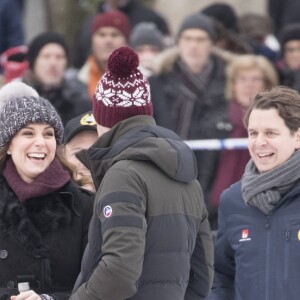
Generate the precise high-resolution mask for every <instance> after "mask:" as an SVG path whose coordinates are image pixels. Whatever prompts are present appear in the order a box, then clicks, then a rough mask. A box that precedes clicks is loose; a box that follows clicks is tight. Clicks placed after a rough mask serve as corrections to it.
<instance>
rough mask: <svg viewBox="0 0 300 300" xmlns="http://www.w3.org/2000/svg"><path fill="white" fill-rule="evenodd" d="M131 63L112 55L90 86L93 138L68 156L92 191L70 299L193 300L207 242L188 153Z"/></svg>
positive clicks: (201, 289)
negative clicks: (87, 173)
mask: <svg viewBox="0 0 300 300" xmlns="http://www.w3.org/2000/svg"><path fill="white" fill-rule="evenodd" d="M138 65H139V61H138V55H137V53H135V52H134V51H133V50H132V49H131V48H129V47H121V48H118V49H116V50H115V51H114V52H113V53H112V54H111V56H110V58H109V61H108V70H107V72H106V73H105V74H104V75H103V76H102V78H101V79H100V81H99V84H98V86H97V89H96V92H95V96H94V100H93V114H94V118H95V120H96V122H97V129H98V135H99V136H100V138H99V139H98V141H96V142H95V143H94V144H93V145H92V146H91V148H89V149H88V150H82V151H81V152H79V153H78V154H77V157H78V158H79V159H80V160H81V161H82V162H83V163H84V164H85V165H86V166H87V167H88V168H89V169H90V170H91V174H92V177H93V180H94V184H95V187H96V189H97V193H96V198H95V206H94V215H93V217H92V220H91V223H90V229H89V241H88V246H87V248H86V251H85V253H84V257H83V261H82V267H81V273H80V275H79V277H78V278H77V282H76V284H75V287H74V289H73V295H72V296H71V298H70V299H71V300H79V299H80V300H88V299H89V300H92V299H93V300H96V299H99V300H100V299H106V300H108V299H114V300H121V299H122V300H123V299H143V300H150V299H164V300H171V299H172V300H182V299H195V297H198V298H199V299H203V298H205V297H206V295H207V294H208V292H209V289H210V286H211V283H212V275H213V273H212V271H213V242H212V236H211V232H210V228H209V223H208V219H207V210H206V207H205V203H204V199H203V195H202V190H201V187H200V185H199V183H198V181H197V179H196V178H197V167H196V161H195V157H194V155H193V152H192V151H191V149H190V148H189V147H188V146H187V145H186V144H185V143H184V142H183V141H182V140H181V139H180V138H179V137H178V136H177V135H176V134H175V133H174V132H172V131H170V130H168V129H165V128H162V127H159V126H157V125H156V123H155V120H154V119H153V117H152V110H153V108H152V102H151V99H150V92H149V84H148V81H147V79H146V78H145V77H144V76H143V75H142V73H141V72H140V71H139V69H138V68H137V67H138Z"/></svg>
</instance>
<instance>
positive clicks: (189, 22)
mask: <svg viewBox="0 0 300 300" xmlns="http://www.w3.org/2000/svg"><path fill="white" fill-rule="evenodd" d="M186 29H201V30H204V31H206V32H207V33H208V35H209V37H210V38H211V40H212V41H215V40H216V37H217V35H216V31H215V27H214V23H213V20H212V19H211V18H210V17H208V16H206V15H204V14H202V13H196V14H192V15H189V16H187V17H186V18H185V19H184V20H183V22H182V23H181V25H180V27H179V30H178V33H177V38H179V37H180V35H181V33H182V32H183V31H184V30H186Z"/></svg>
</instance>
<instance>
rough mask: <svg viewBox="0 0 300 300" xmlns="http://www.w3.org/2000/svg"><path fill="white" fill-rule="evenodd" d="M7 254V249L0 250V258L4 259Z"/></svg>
mask: <svg viewBox="0 0 300 300" xmlns="http://www.w3.org/2000/svg"><path fill="white" fill-rule="evenodd" d="M7 256H8V252H7V250H0V258H1V259H5V258H7Z"/></svg>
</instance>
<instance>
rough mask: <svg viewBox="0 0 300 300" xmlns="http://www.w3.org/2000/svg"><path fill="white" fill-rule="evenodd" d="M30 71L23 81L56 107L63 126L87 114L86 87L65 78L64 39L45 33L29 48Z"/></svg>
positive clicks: (72, 79) (69, 78)
mask: <svg viewBox="0 0 300 300" xmlns="http://www.w3.org/2000/svg"><path fill="white" fill-rule="evenodd" d="M27 56H28V62H29V70H28V72H25V74H24V75H23V78H22V81H23V82H25V83H26V84H28V85H30V86H32V87H33V88H34V89H35V90H36V91H37V92H38V93H39V95H40V96H41V97H44V98H46V99H47V100H49V101H50V102H51V104H52V105H53V106H54V107H55V109H56V110H57V112H58V113H59V115H60V117H61V118H62V121H63V123H64V124H66V123H67V121H69V120H70V119H72V118H74V117H76V116H78V115H80V114H82V113H84V112H86V111H88V110H90V109H91V108H92V105H91V99H90V97H89V95H88V92H87V88H86V86H85V85H84V84H83V83H82V82H80V81H79V80H78V79H77V78H76V76H75V75H74V76H73V75H72V76H71V75H70V76H66V69H67V65H68V49H67V46H66V43H65V40H64V38H63V36H61V35H60V34H58V33H55V32H44V33H41V34H40V35H38V36H36V37H35V38H34V39H33V40H32V41H31V42H30V44H29V47H28V54H27Z"/></svg>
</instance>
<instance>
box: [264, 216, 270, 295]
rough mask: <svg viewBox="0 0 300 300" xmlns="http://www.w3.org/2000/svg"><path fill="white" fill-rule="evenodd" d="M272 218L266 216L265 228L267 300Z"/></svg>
mask: <svg viewBox="0 0 300 300" xmlns="http://www.w3.org/2000/svg"><path fill="white" fill-rule="evenodd" d="M270 227H271V224H270V216H266V223H265V228H266V230H267V247H266V300H269V298H270V295H269V291H270V289H269V286H270V265H271V263H270V262H271V261H270V237H271V232H270Z"/></svg>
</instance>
